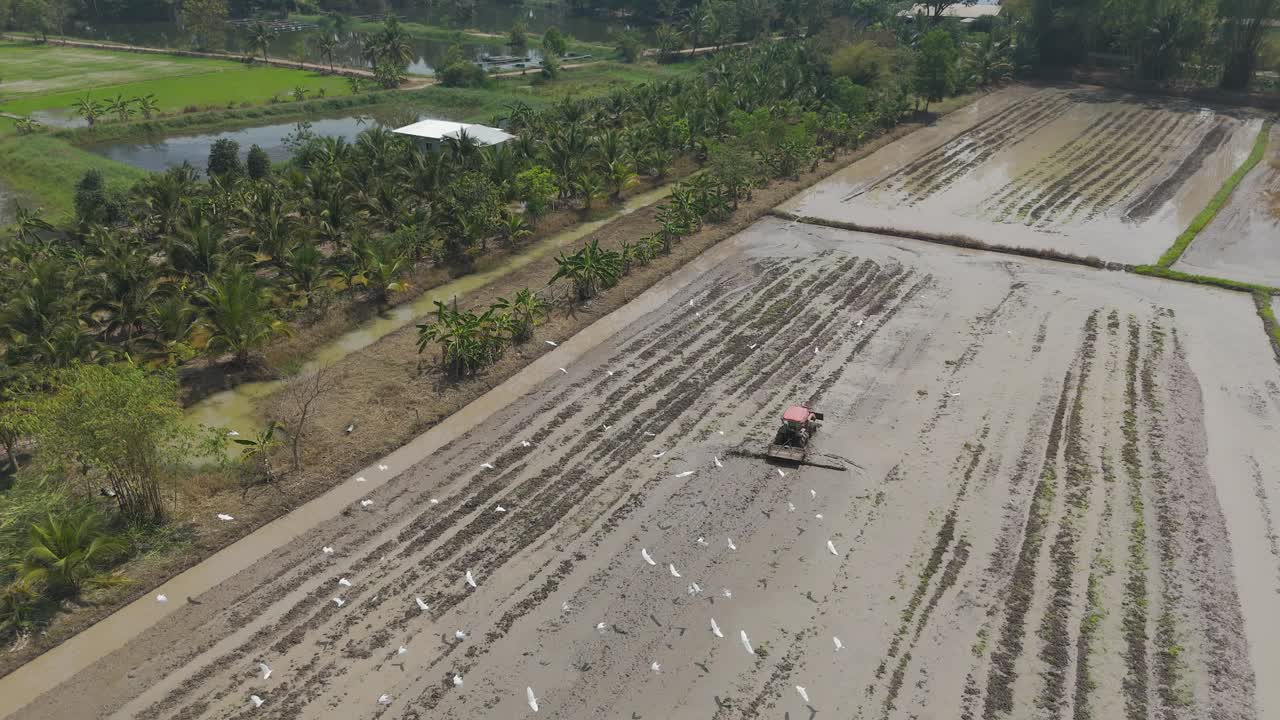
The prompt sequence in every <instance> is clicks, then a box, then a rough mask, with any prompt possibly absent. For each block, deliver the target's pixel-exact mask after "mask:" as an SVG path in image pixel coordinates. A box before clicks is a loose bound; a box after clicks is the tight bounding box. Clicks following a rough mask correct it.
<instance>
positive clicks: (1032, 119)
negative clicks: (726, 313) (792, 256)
mask: <svg viewBox="0 0 1280 720" xmlns="http://www.w3.org/2000/svg"><path fill="white" fill-rule="evenodd" d="M1260 124H1261V120H1260V119H1252V118H1244V119H1241V118H1236V117H1232V116H1227V115H1222V114H1219V113H1215V112H1213V111H1211V110H1207V109H1204V108H1198V107H1194V106H1188V105H1180V104H1176V103H1172V102H1170V103H1167V104H1153V103H1151V102H1148V101H1142V102H1139V101H1136V100H1135V99H1134V98H1132V97H1129V96H1125V95H1121V94H1116V93H1111V92H1106V91H1101V90H1091V89H1071V90H1068V89H1057V88H1049V89H1033V88H1027V87H1014V88H1009V89H1006V90H1003V91H1000V92H998V93H995V94H993V95H991V96H988V97H987V98H984V99H983V100H982V101H980V102H979V103H975V104H974V105H973V106H971V107H970V108H968V109H967V110H966V111H965V112H962V113H954V114H952V115H949V116H947V117H946V118H945V119H943V120H942V121H941V122H940V123H939V124H938V125H937V126H935V127H933V128H930V129H928V130H926V131H922V132H917V133H914V134H912V135H910V136H908V137H907V138H904V139H903V140H900V141H898V142H897V143H894V144H893V145H890V146H888V147H886V148H884V149H882V150H880V151H879V152H877V153H874V154H872V155H871V156H869V157H867V158H865V159H864V160H862V161H860V162H858V163H855V164H853V165H852V166H850V167H849V168H848V169H846V170H845V171H843V172H841V173H838V174H836V175H835V176H833V177H831V178H830V179H828V180H827V181H825V182H823V183H821V184H819V185H818V186H817V187H816V188H814V189H813V190H811V191H810V192H809V193H808V194H806V195H804V196H801V197H800V198H798V199H796V200H794V201H792V202H791V203H789V204H788V205H787V206H785V208H784V209H786V210H788V211H790V212H795V213H798V214H800V215H803V216H813V217H817V218H822V219H828V220H834V221H841V222H852V223H856V224H858V225H859V226H863V227H887V228H894V229H897V230H902V231H914V232H925V233H936V234H961V235H967V236H969V237H972V238H976V239H979V240H982V241H984V242H988V243H992V244H997V245H1004V246H1013V247H1034V248H1044V249H1054V250H1058V251H1061V252H1067V253H1072V254H1076V255H1082V256H1084V255H1095V256H1098V257H1101V258H1103V259H1105V260H1112V261H1118V262H1126V263H1142V262H1152V261H1154V260H1155V259H1156V257H1158V256H1159V255H1160V253H1161V252H1163V251H1164V249H1165V248H1167V247H1168V246H1169V245H1170V244H1171V243H1172V242H1173V239H1174V238H1175V237H1177V235H1178V234H1179V233H1180V232H1181V231H1182V230H1183V229H1184V228H1185V227H1186V226H1187V225H1188V224H1189V223H1190V221H1191V219H1192V218H1193V217H1194V216H1195V215H1196V214H1197V213H1198V212H1199V211H1200V210H1201V209H1202V208H1203V207H1204V205H1205V204H1206V203H1207V202H1208V200H1209V198H1211V197H1212V196H1213V194H1214V193H1215V192H1217V190H1218V188H1219V187H1220V186H1221V184H1222V181H1223V180H1224V179H1225V178H1226V177H1227V176H1228V175H1230V174H1231V173H1232V172H1234V170H1235V169H1236V168H1237V167H1238V166H1239V164H1240V163H1241V162H1242V161H1243V160H1244V158H1245V157H1247V155H1248V152H1249V149H1250V146H1251V145H1252V141H1253V138H1254V136H1255V135H1256V133H1257V130H1258V128H1259V127H1260Z"/></svg>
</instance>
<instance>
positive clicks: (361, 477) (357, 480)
mask: <svg viewBox="0 0 1280 720" xmlns="http://www.w3.org/2000/svg"><path fill="white" fill-rule="evenodd" d="M364 481H365V480H364V476H363V475H361V476H360V477H358V478H356V482H364Z"/></svg>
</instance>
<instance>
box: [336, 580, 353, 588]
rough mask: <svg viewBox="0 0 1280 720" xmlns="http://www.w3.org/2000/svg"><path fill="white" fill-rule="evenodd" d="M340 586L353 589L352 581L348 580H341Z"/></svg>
mask: <svg viewBox="0 0 1280 720" xmlns="http://www.w3.org/2000/svg"><path fill="white" fill-rule="evenodd" d="M338 584H339V585H341V586H342V587H351V581H350V580H348V579H346V578H340V579H339V580H338Z"/></svg>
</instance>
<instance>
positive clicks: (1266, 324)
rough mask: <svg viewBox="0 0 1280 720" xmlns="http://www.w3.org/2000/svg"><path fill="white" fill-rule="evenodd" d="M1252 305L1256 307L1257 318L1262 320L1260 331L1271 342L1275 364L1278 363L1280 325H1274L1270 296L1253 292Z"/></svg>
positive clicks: (1274, 316) (1274, 313)
mask: <svg viewBox="0 0 1280 720" xmlns="http://www.w3.org/2000/svg"><path fill="white" fill-rule="evenodd" d="M1253 304H1254V305H1256V306H1257V307H1258V317H1260V318H1262V329H1264V330H1266V331H1267V338H1268V339H1270V340H1271V349H1272V350H1274V351H1275V354H1276V362H1280V324H1277V323H1276V311H1275V309H1274V308H1272V307H1271V294H1270V293H1265V292H1255V293H1254V294H1253Z"/></svg>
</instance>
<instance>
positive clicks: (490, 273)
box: [187, 186, 670, 434]
mask: <svg viewBox="0 0 1280 720" xmlns="http://www.w3.org/2000/svg"><path fill="white" fill-rule="evenodd" d="M668 193H670V188H669V187H668V186H662V187H659V188H656V189H654V190H650V191H649V192H645V193H640V194H638V195H635V196H633V197H630V198H628V199H627V200H626V202H625V203H624V204H623V206H622V207H621V208H620V209H619V210H618V212H617V213H615V214H613V215H610V216H609V217H607V218H603V219H601V220H595V221H592V222H588V223H584V224H582V225H578V226H576V227H574V228H572V229H570V230H567V231H565V232H562V233H559V234H556V235H552V236H551V237H548V238H545V239H543V240H540V241H538V242H536V243H533V244H532V245H529V246H527V247H526V248H525V249H524V250H523V251H522V252H521V253H520V254H518V255H514V256H511V257H509V258H507V259H505V260H504V261H503V262H502V263H500V264H498V265H495V266H494V267H491V268H488V269H486V270H483V271H481V272H477V273H473V274H471V275H466V276H463V277H460V278H458V279H456V280H454V281H452V282H448V283H445V284H444V285H440V286H439V287H436V288H433V289H431V290H428V291H426V292H424V293H423V294H422V295H421V296H419V297H418V298H416V299H415V300H413V301H412V302H409V303H405V304H404V305H400V306H397V307H395V308H392V309H390V310H388V311H387V312H386V313H384V314H383V315H380V316H378V317H376V318H374V319H373V320H370V321H368V322H366V323H364V324H362V325H360V326H359V327H357V328H354V329H353V330H351V331H350V332H348V333H346V334H345V335H342V336H340V337H338V338H336V339H335V340H333V341H331V342H329V343H327V344H325V345H324V346H322V347H320V348H319V349H317V350H316V351H315V352H314V353H313V354H312V355H311V358H310V359H309V360H308V361H307V362H306V363H305V364H304V365H303V367H302V370H301V372H303V373H306V372H310V371H312V370H315V369H316V368H318V367H322V366H325V365H330V364H332V363H334V362H336V361H338V360H341V359H342V358H344V357H346V356H347V355H350V354H351V353H354V352H356V351H358V350H361V349H363V348H366V347H368V346H369V345H372V344H373V343H374V342H376V341H377V340H378V339H380V338H382V337H384V336H386V335H389V334H391V333H393V332H395V331H396V330H399V329H400V328H402V327H405V326H406V325H409V324H411V323H414V322H416V321H417V320H418V319H419V318H422V317H424V316H426V315H427V314H429V313H431V312H432V311H434V310H435V301H436V300H440V301H442V302H448V301H450V300H451V299H453V298H454V297H456V296H461V295H464V294H465V293H468V292H471V291H473V290H475V289H477V288H480V287H483V286H484V285H486V284H488V283H489V282H491V281H493V280H495V279H497V278H499V277H501V276H503V275H505V274H506V273H509V272H511V271H513V270H516V269H518V268H521V267H524V266H525V265H528V264H529V263H531V262H533V261H534V260H537V259H538V258H542V257H545V256H547V255H550V254H551V253H554V252H556V251H557V250H559V249H561V248H563V247H565V246H567V245H569V244H570V243H573V242H575V241H577V240H580V239H581V238H583V237H585V236H587V235H589V234H591V233H593V232H595V231H596V230H598V229H600V228H601V227H603V226H605V225H607V224H608V223H610V222H612V221H613V220H615V219H617V218H619V217H622V216H624V215H627V214H629V213H631V212H634V211H635V210H638V209H640V208H642V207H645V206H647V205H650V204H652V203H654V202H657V201H658V200H661V199H662V198H664V197H666V196H667V194H668ZM283 385H284V381H283V380H269V381H264V382H253V383H245V384H243V385H239V386H237V387H235V388H233V389H231V390H226V391H223V392H220V393H217V394H215V395H211V396H209V397H207V398H205V399H204V400H202V401H200V402H199V403H196V404H195V405H193V406H191V407H190V408H189V409H188V410H187V420H188V421H189V422H190V423H192V424H193V425H195V424H201V425H206V426H209V427H224V428H228V429H232V430H237V431H238V432H240V433H241V434H248V431H252V430H254V429H255V428H257V427H258V426H259V425H260V424H261V421H260V418H259V414H258V407H257V404H258V401H259V400H261V399H262V398H265V397H267V396H268V395H270V394H271V393H273V392H275V391H276V390H277V389H279V388H280V387H282V386H283Z"/></svg>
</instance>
